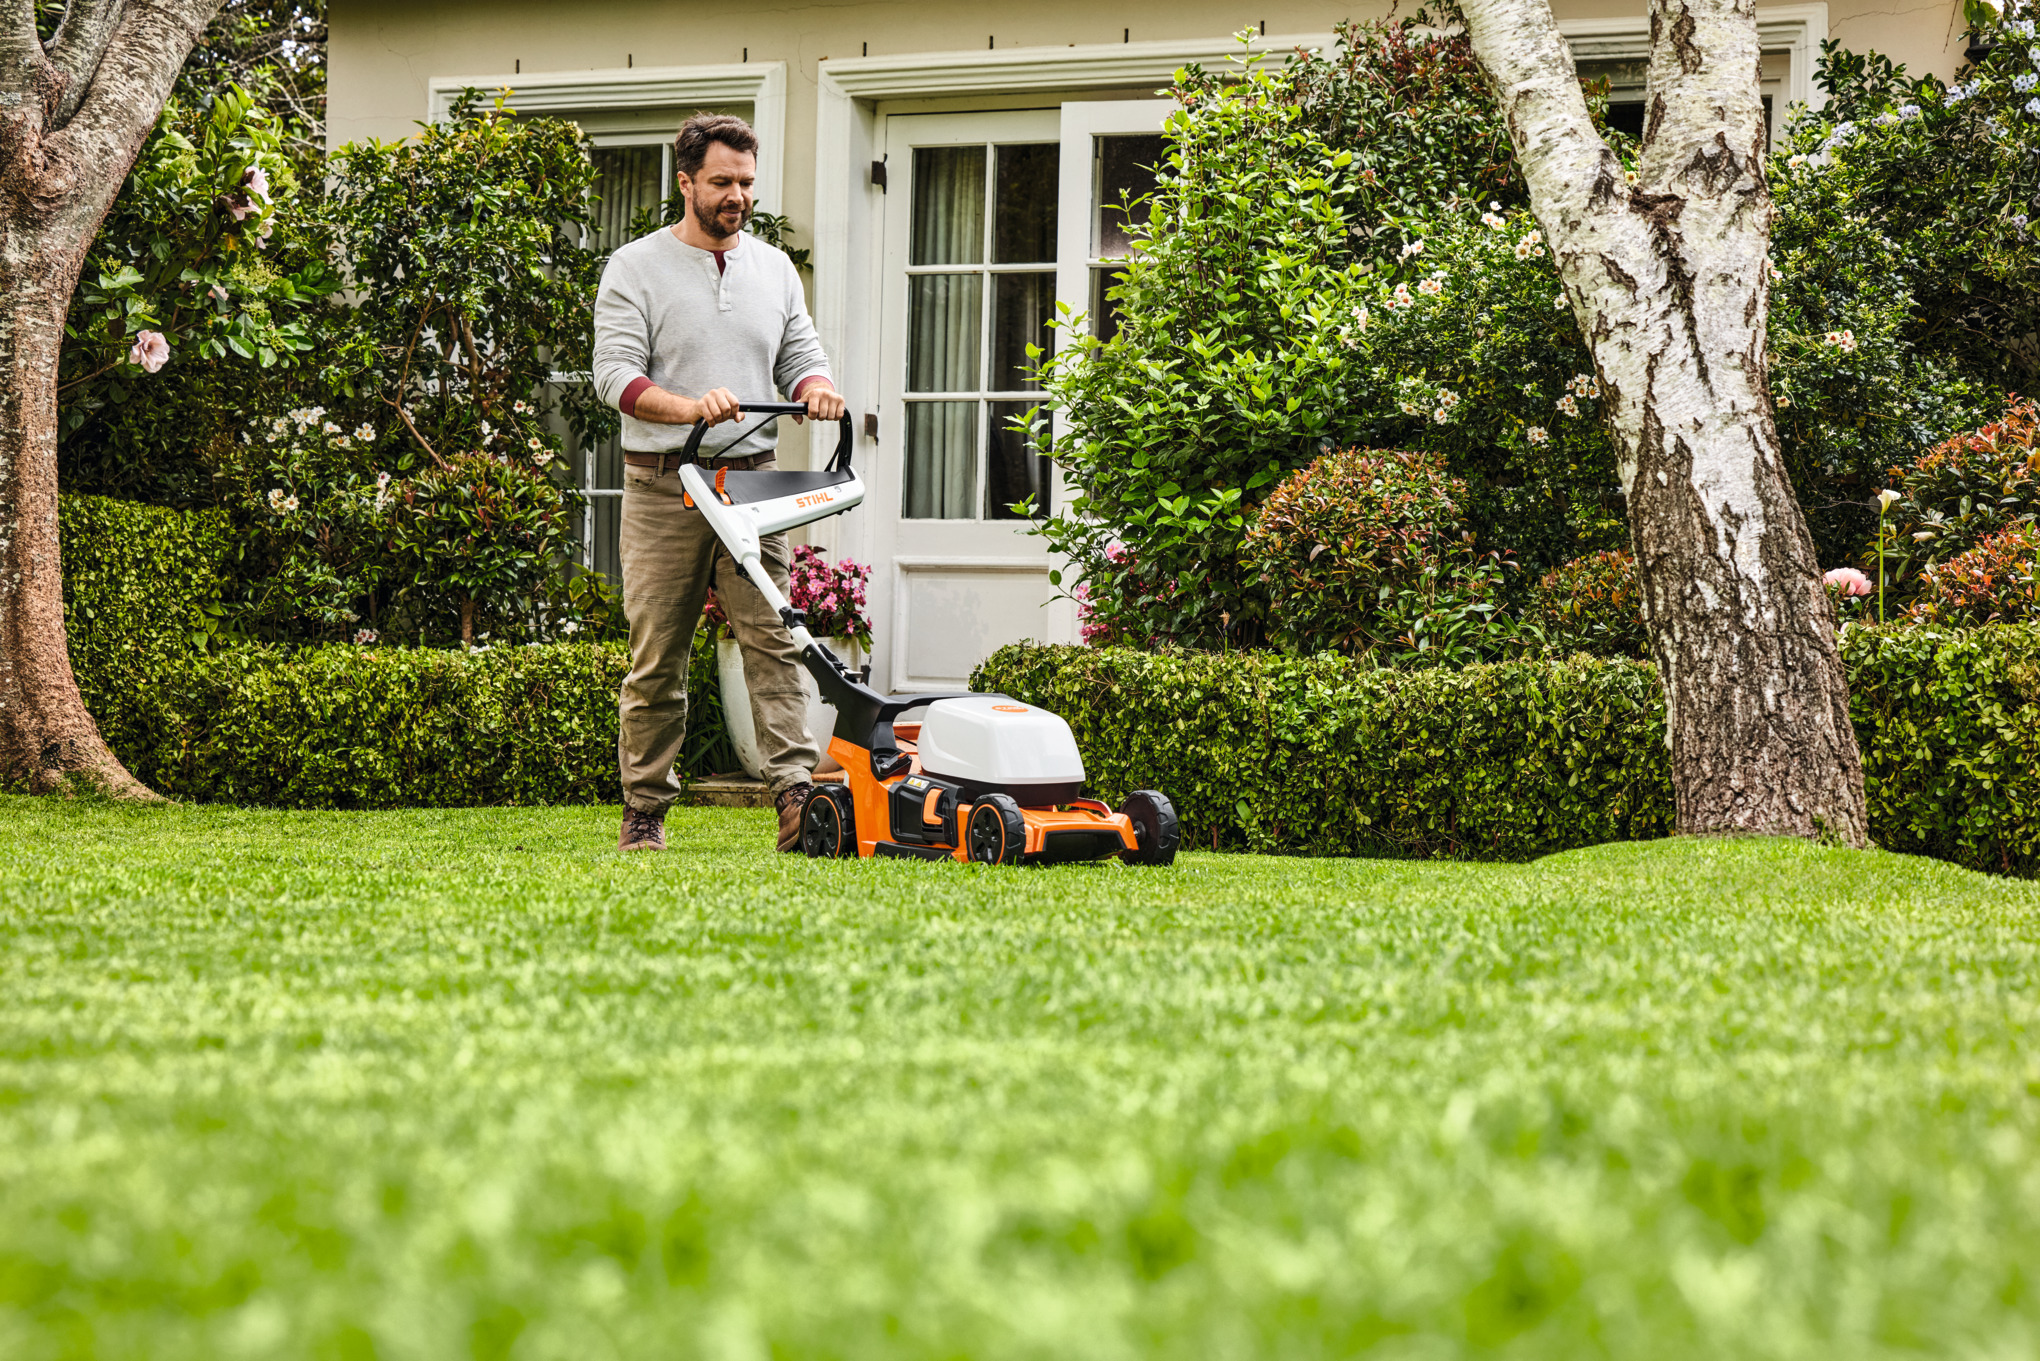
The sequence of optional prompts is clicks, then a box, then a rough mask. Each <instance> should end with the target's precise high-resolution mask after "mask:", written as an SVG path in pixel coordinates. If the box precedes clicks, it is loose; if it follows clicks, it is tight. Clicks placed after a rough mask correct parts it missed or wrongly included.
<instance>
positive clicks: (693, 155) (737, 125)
mask: <svg viewBox="0 0 2040 1361" xmlns="http://www.w3.org/2000/svg"><path fill="white" fill-rule="evenodd" d="M711 142H721V143H722V144H723V145H724V146H726V147H728V148H729V149H730V150H732V151H747V152H749V153H750V154H751V155H753V156H756V155H757V154H758V134H757V133H755V132H753V131H751V125H750V124H749V123H746V122H745V121H744V120H743V119H741V118H738V117H737V116H736V115H734V114H727V113H697V114H695V115H694V117H692V118H690V119H688V120H687V121H686V122H685V123H682V124H681V125H680V135H679V136H677V137H675V138H674V139H673V172H674V173H675V174H678V175H686V176H689V177H690V178H691V177H693V176H695V175H698V174H700V173H701V163H702V162H703V161H705V160H707V159H708V148H709V144H710V143H711Z"/></svg>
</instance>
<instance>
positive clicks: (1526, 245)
mask: <svg viewBox="0 0 2040 1361" xmlns="http://www.w3.org/2000/svg"><path fill="white" fill-rule="evenodd" d="M1543 241H1544V233H1543V232H1532V233H1530V235H1528V236H1526V237H1524V238H1523V239H1522V240H1521V241H1518V242H1517V243H1516V258H1517V259H1518V260H1528V259H1529V258H1530V257H1531V256H1533V255H1542V254H1544V246H1543V244H1542V243H1543Z"/></svg>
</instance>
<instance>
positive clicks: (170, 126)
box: [58, 85, 340, 502]
mask: <svg viewBox="0 0 2040 1361" xmlns="http://www.w3.org/2000/svg"><path fill="white" fill-rule="evenodd" d="M288 131H289V129H288V128H287V127H286V126H285V124H284V123H283V122H282V121H281V120H279V119H277V118H275V117H273V116H272V115H271V114H269V113H268V112H267V111H266V110H264V109H263V108H262V107H261V106H260V105H259V104H258V103H257V102H256V100H255V99H254V97H253V96H251V95H250V94H249V93H248V92H247V91H245V90H243V89H241V88H240V87H239V86H236V85H226V86H223V87H222V88H219V89H217V90H215V91H213V92H212V93H211V94H210V96H209V98H208V99H207V100H206V101H205V102H204V103H203V104H196V103H192V102H188V101H185V100H182V99H176V100H172V101H171V102H170V103H169V104H168V105H167V106H166V107H165V108H164V110H163V114H162V116H161V117H160V118H159V119H158V120H157V124H156V129H155V131H154V132H152V133H151V134H150V135H149V138H148V140H147V141H145V142H144V143H143V144H142V149H141V152H140V154H139V155H138V156H137V157H136V159H135V164H134V166H133V168H132V169H131V170H130V171H129V173H128V178H127V182H126V184H125V185H124V186H123V188H122V190H121V193H120V195H119V197H118V198H116V199H115V201H114V204H113V207H112V209H111V210H110V211H109V212H108V214H107V218H106V222H105V225H104V226H103V228H102V229H101V231H100V233H99V236H98V237H97V239H96V240H94V242H93V244H92V248H91V251H90V253H89V254H88V256H87V257H86V261H85V266H84V271H83V273H82V274H81V275H80V277H79V283H78V288H77V291H76V292H75V293H74V295H73V297H72V301H71V310H70V315H69V318H68V320H67V323H66V326H65V344H64V353H63V359H62V361H61V364H60V367H59V374H58V400H59V404H60V411H59V420H60V423H61V428H62V435H63V438H62V440H61V442H60V444H59V447H58V455H59V469H58V470H59V476H60V478H61V480H62V481H63V484H64V485H65V487H66V488H69V489H90V490H98V491H107V492H114V493H118V494H120V495H122V496H126V497H138V496H143V497H151V498H156V499H161V500H166V501H172V502H192V501H202V500H208V499H210V497H211V492H212V488H211V487H210V485H209V481H210V479H209V477H208V475H207V470H206V468H205V465H204V456H205V455H206V454H207V452H208V451H212V450H216V449H218V448H219V447H221V446H224V445H226V444H228V443H230V442H232V441H233V439H234V438H235V437H236V436H237V435H238V434H239V432H240V431H241V429H242V426H243V421H244V419H245V412H246V410H247V406H248V404H249V403H250V402H251V401H252V402H253V403H254V404H256V405H257V406H258V407H259V406H260V405H262V404H263V403H265V402H266V401H269V400H271V399H272V398H273V396H274V394H276V393H278V392H280V391H281V390H282V389H283V387H284V386H285V385H286V384H287V383H288V382H289V381H291V380H292V378H293V376H295V375H299V374H302V373H303V372H304V371H306V370H307V369H308V367H309V365H310V362H311V361H312V360H313V359H315V358H316V356H315V354H314V340H313V334H314V330H315V328H316V327H317V326H318V325H319V324H320V323H321V322H322V321H324V320H327V319H329V318H331V317H332V316H333V315H335V312H334V308H333V305H332V304H331V303H330V302H329V300H328V299H329V296H330V295H331V294H332V293H333V291H334V290H335V289H336V288H338V287H339V283H340V279H339V275H338V274H337V273H336V271H335V270H334V269H333V267H332V265H331V264H330V263H329V261H328V258H327V253H326V249H325V245H324V238H323V234H322V232H321V231H320V229H319V227H318V225H317V222H316V213H315V211H312V210H314V209H315V207H316V200H315V197H314V194H313V193H311V192H308V191H306V190H303V189H301V188H300V186H299V183H298V177H297V171H296V168H295V166H294V165H293V162H292V159H291V156H290V155H289V153H288V151H287V149H286V145H285V143H286V138H287V134H288Z"/></svg>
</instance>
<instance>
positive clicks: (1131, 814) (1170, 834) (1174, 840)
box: [1119, 789, 1183, 865]
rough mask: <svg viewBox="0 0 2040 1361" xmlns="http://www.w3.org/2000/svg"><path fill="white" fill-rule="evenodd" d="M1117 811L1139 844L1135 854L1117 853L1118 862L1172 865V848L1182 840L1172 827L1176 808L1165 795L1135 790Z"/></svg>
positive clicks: (1178, 832)
mask: <svg viewBox="0 0 2040 1361" xmlns="http://www.w3.org/2000/svg"><path fill="white" fill-rule="evenodd" d="M1119 811H1120V812H1122V813H1124V814H1126V816H1127V817H1128V818H1130V819H1132V821H1133V839H1134V840H1135V841H1137V842H1139V843H1140V849H1139V850H1137V851H1121V852H1120V853H1119V858H1120V859H1121V860H1124V861H1125V862H1126V863H1127V864H1129V865H1173V864H1175V863H1176V847H1177V845H1178V844H1179V843H1180V842H1181V841H1182V840H1183V830H1182V828H1181V827H1179V826H1178V825H1177V823H1176V805H1174V804H1172V803H1170V802H1169V796H1168V795H1167V794H1162V793H1158V792H1156V791H1155V790H1152V789H1136V790H1134V791H1133V792H1132V793H1131V794H1128V795H1127V796H1126V802H1125V803H1122V804H1121V805H1119Z"/></svg>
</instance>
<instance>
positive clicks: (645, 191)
mask: <svg viewBox="0 0 2040 1361" xmlns="http://www.w3.org/2000/svg"><path fill="white" fill-rule="evenodd" d="M588 159H589V160H590V161H591V162H592V163H593V164H594V167H595V174H596V177H597V178H596V180H595V195H596V199H597V201H596V204H595V214H594V217H595V240H594V241H593V242H592V243H591V244H592V245H593V246H594V247H595V249H597V250H615V249H616V248H617V247H618V246H620V245H622V244H623V243H624V242H625V241H628V240H629V239H630V220H631V219H632V218H633V217H636V216H637V215H638V213H639V212H641V211H642V210H644V209H646V208H656V207H658V206H659V199H660V197H661V195H660V184H659V176H660V169H661V167H663V166H664V165H665V148H664V147H657V146H618V147H597V148H596V149H595V150H593V151H591V152H589V153H588Z"/></svg>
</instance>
